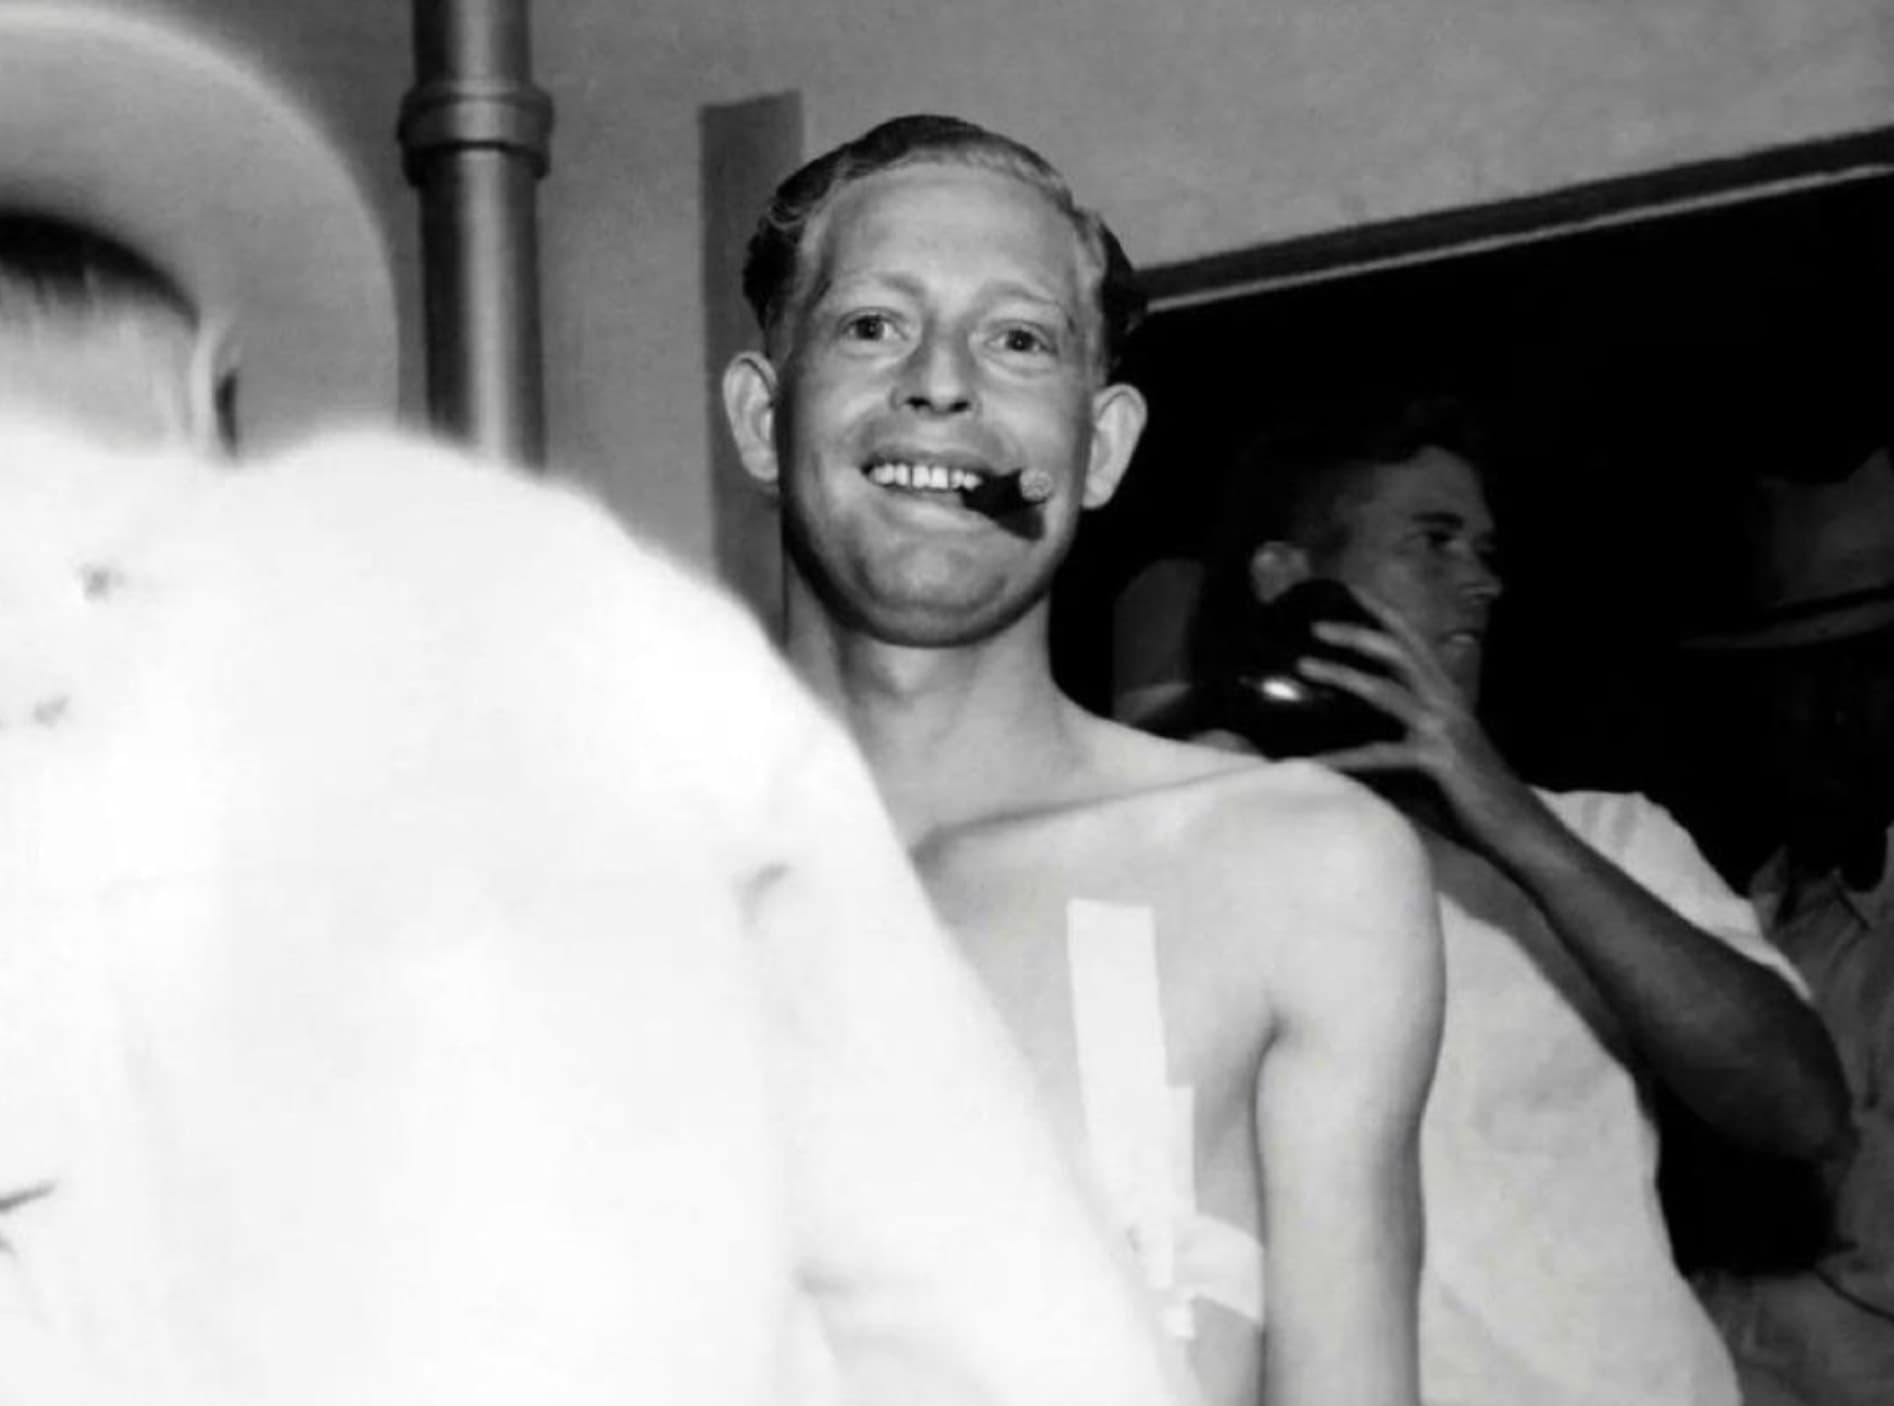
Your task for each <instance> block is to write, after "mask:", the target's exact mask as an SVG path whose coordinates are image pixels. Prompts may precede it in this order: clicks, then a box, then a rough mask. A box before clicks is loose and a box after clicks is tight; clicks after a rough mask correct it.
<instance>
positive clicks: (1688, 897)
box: [1546, 791, 1809, 1001]
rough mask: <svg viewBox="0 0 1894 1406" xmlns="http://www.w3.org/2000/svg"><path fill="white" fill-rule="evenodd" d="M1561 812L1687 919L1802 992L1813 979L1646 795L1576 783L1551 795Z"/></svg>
mask: <svg viewBox="0 0 1894 1406" xmlns="http://www.w3.org/2000/svg"><path fill="white" fill-rule="evenodd" d="M1546 800H1547V801H1548V803H1549V804H1551V806H1552V808H1553V809H1554V811H1556V812H1557V813H1558V815H1559V817H1560V819H1562V820H1564V821H1565V823H1566V824H1567V825H1569V826H1571V828H1572V829H1573V830H1574V831H1575V832H1576V833H1577V834H1578V836H1579V837H1580V838H1581V839H1583V840H1584V841H1585V842H1586V843H1587V844H1589V845H1591V846H1592V847H1593V848H1594V849H1596V850H1598V851H1599V852H1600V853H1601V854H1603V855H1604V856H1605V857H1606V858H1607V859H1609V860H1611V862H1612V863H1614V864H1616V865H1617V866H1618V867H1619V868H1620V869H1622V870H1624V871H1625V873H1627V874H1629V875H1630V876H1631V877H1632V878H1634V879H1636V880H1637V881H1638V882H1639V883H1640V884H1642V885H1643V886H1644V887H1645V888H1647V889H1649V890H1650V891H1651V892H1652V893H1653V894H1654V895H1656V896H1657V897H1658V898H1659V899H1661V900H1662V901H1663V902H1664V903H1665V904H1666V905H1668V906H1669V907H1670V908H1671V909H1673V910H1674V911H1675V912H1676V913H1677V914H1678V915H1679V916H1681V917H1682V918H1684V919H1685V920H1686V921H1687V922H1690V923H1692V924H1694V925H1695V926H1697V927H1699V928H1702V929H1703V930H1704V931H1705V932H1707V933H1709V934H1710V935H1711V936H1713V937H1716V938H1718V939H1720V940H1721V941H1722V942H1724V943H1725V944H1727V945H1728V946H1729V947H1731V948H1732V949H1734V950H1735V951H1736V952H1738V953H1740V954H1741V955H1742V956H1744V957H1747V958H1748V959H1749V960H1750V961H1752V962H1755V963H1757V964H1759V965H1761V966H1765V967H1767V968H1769V970H1770V971H1772V972H1774V973H1776V975H1778V976H1780V977H1781V978H1782V979H1783V980H1784V981H1786V982H1788V983H1789V985H1790V987H1791V988H1793V989H1794V991H1795V993H1796V994H1797V995H1798V996H1800V997H1801V998H1802V999H1803V1000H1805V1001H1806V1000H1807V999H1808V998H1809V991H1808V985H1807V983H1806V982H1804V981H1803V980H1802V977H1801V975H1800V974H1799V973H1798V972H1797V971H1796V970H1795V967H1794V966H1793V964H1791V963H1790V961H1789V960H1788V958H1786V957H1784V956H1783V955H1782V953H1781V952H1779V951H1777V950H1776V948H1775V946H1774V944H1772V943H1771V942H1770V941H1769V940H1768V939H1767V938H1765V937H1764V936H1763V934H1762V926H1761V923H1760V922H1759V920H1758V919H1757V916H1756V910H1755V908H1754V906H1753V905H1752V904H1751V903H1750V902H1749V900H1748V899H1747V898H1745V897H1743V895H1741V894H1739V893H1737V892H1736V891H1735V890H1733V889H1732V888H1731V887H1730V886H1729V885H1728V884H1726V883H1724V882H1723V878H1722V876H1721V875H1720V874H1718V873H1717V871H1716V869H1715V867H1714V866H1713V865H1712V864H1711V863H1710V861H1709V860H1708V859H1706V858H1704V856H1703V852H1702V851H1701V850H1700V849H1698V848H1697V842H1696V841H1695V840H1693V839H1692V838H1691V837H1690V832H1689V831H1687V830H1685V829H1684V827H1683V826H1682V825H1680V824H1678V823H1677V820H1676V818H1675V817H1674V816H1672V815H1671V813H1670V812H1669V811H1668V810H1666V809H1665V808H1664V807H1663V806H1661V805H1659V804H1657V803H1656V802H1655V801H1652V800H1650V799H1649V798H1648V797H1646V796H1642V795H1637V794H1633V793H1618V792H1608V791H1571V792H1565V793H1563V794H1554V795H1548V796H1546Z"/></svg>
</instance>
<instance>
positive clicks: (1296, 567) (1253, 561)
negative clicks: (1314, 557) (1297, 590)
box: [1250, 541, 1314, 605]
mask: <svg viewBox="0 0 1894 1406" xmlns="http://www.w3.org/2000/svg"><path fill="white" fill-rule="evenodd" d="M1313 574H1314V573H1313V572H1312V570H1311V568H1310V566H1309V554H1308V552H1307V551H1305V550H1304V549H1302V548H1301V547H1298V546H1296V545H1295V544H1294V543H1291V542H1273V541H1272V542H1265V543H1263V544H1262V545H1261V546H1260V547H1258V548H1257V549H1256V550H1255V551H1253V552H1251V553H1250V593H1251V594H1252V595H1254V596H1255V597H1256V599H1257V600H1259V601H1261V602H1263V603H1264V604H1265V605H1267V604H1268V603H1269V602H1270V601H1272V600H1274V599H1275V598H1276V597H1277V596H1279V595H1281V594H1282V593H1283V592H1284V591H1286V590H1288V589H1289V588H1290V587H1291V586H1294V585H1296V584H1297V583H1299V582H1302V581H1306V580H1308V579H1309V577H1310V576H1311V575H1313Z"/></svg>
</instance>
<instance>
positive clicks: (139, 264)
mask: <svg viewBox="0 0 1894 1406" xmlns="http://www.w3.org/2000/svg"><path fill="white" fill-rule="evenodd" d="M138 310H160V311H163V312H167V313H170V314H172V315H174V316H176V317H178V318H179V319H181V320H182V321H183V322H184V323H185V324H187V325H191V326H195V325H196V322H197V309H196V307H195V306H194V305H193V303H192V302H191V299H190V298H189V297H188V296H186V294H185V292H184V289H183V287H182V286H181V285H180V284H179V283H178V281H177V280H176V279H174V278H173V277H172V276H171V275H170V274H168V273H166V272H165V271H164V270H163V269H161V268H159V267H158V266H157V265H156V264H155V263H153V262H152V261H151V260H149V259H147V258H146V257H145V256H144V255H142V254H140V253H139V252H138V251H137V250H135V249H133V248H131V247H130V246H129V245H127V244H124V243H122V242H120V241H119V240H117V239H114V238H112V237H111V236H110V235H107V234H103V233H101V232H100V231H98V230H96V229H92V228H89V227H87V226H85V225H81V224H77V223H75V222H73V221H70V220H66V219H63V218H60V217H58V216H55V215H47V214H41V213H38V212H34V211H24V210H9V209H4V208H0V324H3V323H6V322H9V321H13V320H15V319H21V318H43V319H50V320H57V321H73V320H80V319H83V318H86V317H91V316H96V315H101V314H107V313H111V314H122V313H125V312H129V311H138Z"/></svg>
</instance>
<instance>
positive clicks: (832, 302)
mask: <svg viewBox="0 0 1894 1406" xmlns="http://www.w3.org/2000/svg"><path fill="white" fill-rule="evenodd" d="M804 258H805V259H806V260H807V265H806V268H807V276H808V278H807V286H806V290H805V291H804V292H803V294H802V296H801V298H800V300H799V305H798V306H796V307H795V308H794V309H793V310H792V312H791V314H790V322H789V325H788V326H787V327H786V328H785V329H784V332H783V338H782V350H781V357H780V361H779V364H778V365H777V366H774V367H770V366H767V365H760V364H757V363H754V362H752V363H751V364H750V365H749V366H748V368H747V371H746V372H745V374H751V375H754V376H756V377H758V378H760V379H761V380H764V381H773V388H772V391H771V394H770V395H769V397H768V403H767V413H766V414H765V413H760V412H751V413H749V414H746V413H745V412H744V411H743V410H742V409H740V408H738V407H737V405H736V403H735V402H734V401H733V409H732V419H733V424H735V426H736V429H737V435H738V439H739V442H740V443H742V444H743V448H744V454H745V462H746V464H748V466H749V467H750V470H751V472H752V473H754V474H756V475H757V476H758V477H760V478H764V479H766V480H773V481H776V482H778V483H779V484H780V488H781V493H782V500H783V509H784V521H785V529H786V532H787V534H788V539H789V545H790V549H791V552H792V554H793V556H794V558H795V561H796V564H797V567H798V569H799V571H800V572H801V573H802V575H803V576H804V577H805V579H807V580H808V581H809V583H810V585H811V586H812V587H814V589H815V590H816V591H817V592H818V593H819V594H820V595H821V596H822V597H823V599H824V601H825V602H826V604H827V605H828V607H829V609H830V610H831V611H832V612H834V613H835V614H837V615H838V616H840V617H841V618H842V619H844V620H845V621H847V622H848V623H849V624H850V625H851V626H852V627H854V628H858V629H862V630H864V631H866V632H867V633H868V634H870V635H872V636H874V637H876V638H878V639H882V640H885V641H888V642H890V643H897V644H908V645H921V646H944V645H952V644H960V643H965V642H968V641H971V640H978V639H983V638H986V637H988V636H991V635H992V634H994V633H996V632H998V631H999V630H1001V629H1002V628H1004V627H1005V626H1006V625H1008V624H1010V623H1011V622H1012V621H1014V620H1015V619H1017V618H1019V616H1021V615H1022V614H1024V613H1025V612H1026V611H1027V610H1029V609H1030V608H1031V607H1032V606H1033V605H1035V604H1036V603H1037V602H1038V601H1040V600H1041V599H1042V598H1043V597H1044V596H1045V594H1046V592H1047V590H1048V589H1049V586H1050V581H1051V577H1052V573H1053V571H1054V569H1055V568H1056V567H1057V565H1058V563H1059V561H1060V560H1061V558H1062V557H1063V556H1064V555H1065V553H1066V550H1067V549H1068V547H1069V546H1070V543H1071V539H1072V535H1073V533H1074V532H1075V531H1076V529H1077V524H1078V519H1079V514H1080V512H1081V510H1082V508H1084V507H1086V506H1094V505H1096V504H1098V503H1102V502H1104V501H1105V500H1106V499H1107V498H1109V496H1110V494H1111V491H1112V489H1113V488H1114V487H1115V485H1116V481H1117V476H1118V474H1119V473H1120V472H1121V471H1122V469H1123V467H1124V464H1125V461H1126V460H1127V459H1128V458H1129V456H1130V452H1131V448H1132V446H1133V445H1134V444H1135V441H1136V438H1137V431H1138V429H1139V428H1141V427H1142V423H1143V406H1142V402H1141V401H1139V400H1138V399H1137V395H1136V392H1135V391H1131V390H1130V389H1129V388H1128V387H1122V386H1118V387H1106V388H1104V389H1098V388H1097V380H1098V378H1097V375H1096V372H1095V369H1094V368H1095V367H1096V364H1097V350H1096V348H1097V339H1098V337H1099V335H1100V328H1099V326H1098V316H1097V313H1096V310H1095V307H1094V300H1093V298H1092V296H1091V288H1092V284H1093V281H1094V279H1095V276H1096V275H1095V271H1094V270H1093V269H1092V268H1091V266H1090V262H1089V260H1088V258H1087V256H1086V253H1085V250H1084V248H1083V246H1082V245H1081V243H1080V241H1079V237H1078V234H1077V232H1076V231H1075V230H1074V229H1073V227H1072V225H1071V224H1070V223H1069V222H1068V221H1067V220H1066V218H1065V217H1064V216H1063V215H1062V214H1061V212H1060V211H1059V210H1058V209H1057V208H1056V207H1054V206H1053V205H1052V204H1051V202H1050V201H1048V200H1047V199H1046V197H1045V196H1043V195H1042V194H1040V192H1038V191H1037V190H1035V189H1034V188H1033V187H1031V186H1030V185H1027V184H1026V183H1024V182H1023V181H1020V180H1018V179H1016V178H1014V177H1012V176H1008V175H1005V174H1002V173H998V172H993V171H988V170H983V169H979V168H975V167H969V166H961V165H952V164H937V163H929V164H922V165H915V166H906V167H900V168H897V169H894V170H891V171H884V172H880V173H877V174H876V175H874V176H871V177H868V178H866V179H864V180H861V181H859V182H857V183H855V184H853V185H851V186H849V187H847V188H846V189H844V190H843V191H842V192H841V194H840V195H839V196H838V197H837V198H836V200H835V202H834V204H833V205H832V206H831V207H830V208H829V210H828V211H827V213H826V215H825V217H823V218H822V220H821V222H820V224H819V226H818V227H817V228H816V229H814V230H813V231H812V233H811V236H810V244H809V247H808V248H807V249H805V251H804ZM733 370H738V368H733ZM746 425H748V426H749V428H750V432H749V434H748V436H747V438H746ZM1021 471H1034V472H1035V473H1036V474H1038V475H1043V478H1042V480H1041V483H1042V485H1045V486H1049V489H1050V492H1049V496H1047V497H1046V498H1045V499H1044V500H1043V501H1042V502H1039V503H1037V504H1036V505H1030V506H1029V505H1023V504H1020V503H1018V502H1015V503H1014V504H1013V506H1012V507H1010V508H1004V509H1002V508H997V507H995V506H993V505H991V504H985V503H982V502H980V501H979V500H980V497H981V494H980V493H979V492H977V491H973V490H974V489H975V485H976V484H978V483H980V482H981V481H985V480H993V479H1003V478H1004V477H1005V476H1008V475H1015V474H1019V473H1020V472H1021ZM970 493H971V497H972V500H973V501H969V495H970Z"/></svg>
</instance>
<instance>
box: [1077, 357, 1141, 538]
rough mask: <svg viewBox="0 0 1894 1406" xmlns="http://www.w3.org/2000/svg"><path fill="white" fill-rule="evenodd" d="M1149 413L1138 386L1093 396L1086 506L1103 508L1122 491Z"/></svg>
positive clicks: (1110, 389)
mask: <svg viewBox="0 0 1894 1406" xmlns="http://www.w3.org/2000/svg"><path fill="white" fill-rule="evenodd" d="M1147 413H1148V412H1147V411H1146V408H1145V404H1144V397H1143V396H1142V395H1140V394H1139V393H1138V390H1137V388H1136V387H1135V386H1127V385H1124V384H1123V383H1118V384H1114V385H1109V386H1106V387H1105V388H1104V389H1103V390H1102V391H1099V392H1098V393H1097V394H1095V395H1094V396H1093V397H1092V454H1091V461H1090V463H1088V464H1087V465H1086V468H1085V497H1084V499H1083V501H1084V504H1085V506H1086V507H1088V508H1102V507H1104V506H1105V504H1107V503H1109V502H1110V501H1111V495H1112V494H1114V493H1116V492H1117V491H1118V481H1119V480H1120V479H1122V478H1123V477H1124V476H1125V470H1126V469H1127V468H1129V467H1130V466H1131V455H1132V452H1133V451H1134V450H1136V449H1137V447H1138V436H1139V435H1141V434H1143V433H1144V420H1145V416H1146V414H1147Z"/></svg>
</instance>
